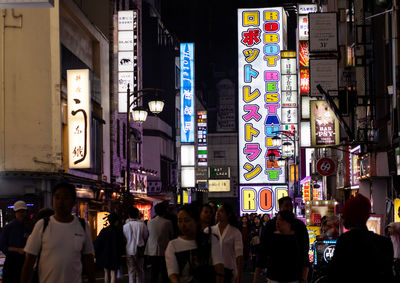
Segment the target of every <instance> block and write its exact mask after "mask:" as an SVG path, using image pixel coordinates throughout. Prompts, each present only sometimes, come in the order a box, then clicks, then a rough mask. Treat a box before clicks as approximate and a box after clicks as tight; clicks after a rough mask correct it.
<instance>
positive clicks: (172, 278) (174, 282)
mask: <svg viewBox="0 0 400 283" xmlns="http://www.w3.org/2000/svg"><path fill="white" fill-rule="evenodd" d="M169 280H170V281H171V283H180V282H181V280H179V276H178V274H171V275H170V276H169Z"/></svg>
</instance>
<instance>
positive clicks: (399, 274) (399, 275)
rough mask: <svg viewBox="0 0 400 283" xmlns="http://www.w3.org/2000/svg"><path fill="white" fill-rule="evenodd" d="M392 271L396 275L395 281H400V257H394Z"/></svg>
mask: <svg viewBox="0 0 400 283" xmlns="http://www.w3.org/2000/svg"><path fill="white" fill-rule="evenodd" d="M394 272H395V276H396V280H399V281H396V282H400V258H395V259H394Z"/></svg>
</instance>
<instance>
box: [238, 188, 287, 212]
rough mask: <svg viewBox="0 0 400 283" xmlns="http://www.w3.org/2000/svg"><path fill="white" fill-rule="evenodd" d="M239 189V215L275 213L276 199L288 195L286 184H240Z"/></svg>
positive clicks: (276, 209)
mask: <svg viewBox="0 0 400 283" xmlns="http://www.w3.org/2000/svg"><path fill="white" fill-rule="evenodd" d="M239 191H240V196H239V202H240V215H243V214H245V213H257V214H264V213H276V212H278V211H279V205H278V200H279V199H280V198H283V197H285V196H287V195H288V188H287V186H286V185H281V186H279V185H275V186H251V185H249V186H240V188H239Z"/></svg>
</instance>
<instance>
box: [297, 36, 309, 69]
mask: <svg viewBox="0 0 400 283" xmlns="http://www.w3.org/2000/svg"><path fill="white" fill-rule="evenodd" d="M299 63H300V67H309V66H310V65H309V52H308V41H300V42H299Z"/></svg>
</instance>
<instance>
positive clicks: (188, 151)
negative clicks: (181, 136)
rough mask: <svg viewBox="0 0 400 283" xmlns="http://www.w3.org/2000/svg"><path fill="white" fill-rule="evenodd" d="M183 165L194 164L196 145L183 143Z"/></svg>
mask: <svg viewBox="0 0 400 283" xmlns="http://www.w3.org/2000/svg"><path fill="white" fill-rule="evenodd" d="M181 165H182V166H194V145H181Z"/></svg>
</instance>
